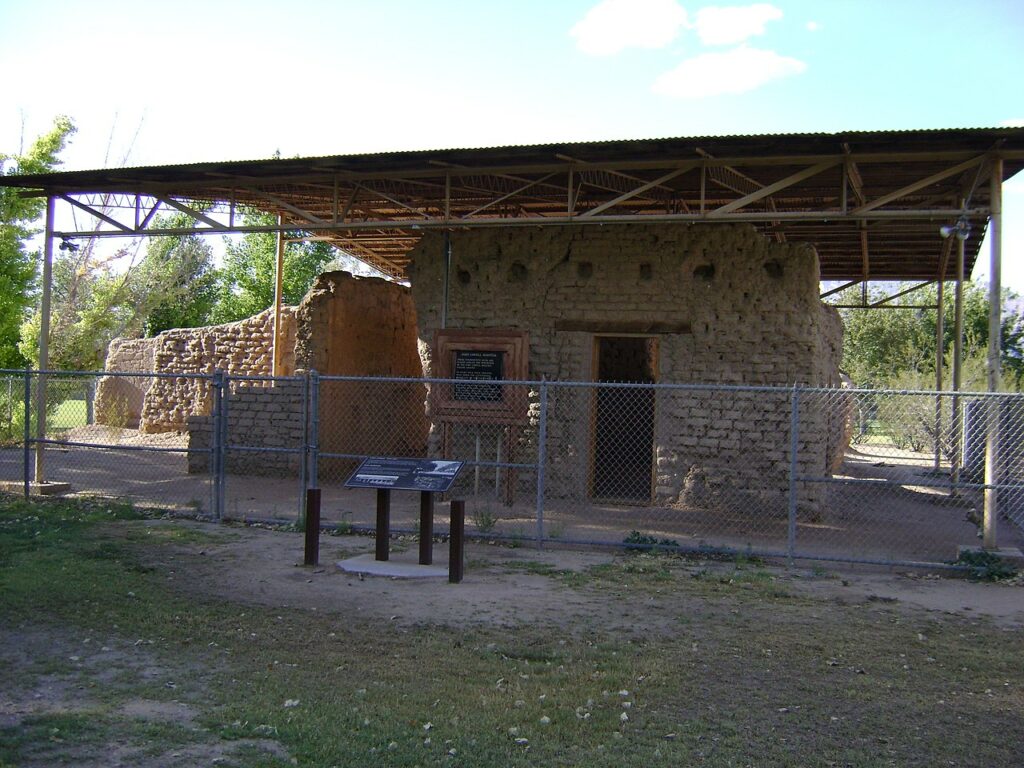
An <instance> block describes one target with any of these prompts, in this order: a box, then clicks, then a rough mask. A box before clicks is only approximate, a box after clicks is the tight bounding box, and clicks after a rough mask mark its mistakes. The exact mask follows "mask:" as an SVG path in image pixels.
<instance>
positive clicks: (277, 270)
mask: <svg viewBox="0 0 1024 768" xmlns="http://www.w3.org/2000/svg"><path fill="white" fill-rule="evenodd" d="M277 225H278V226H279V227H282V226H284V221H283V219H282V217H281V216H278V217H277ZM283 301H284V230H283V229H279V230H278V232H277V259H276V260H275V262H274V344H273V348H272V350H273V351H272V353H271V363H270V369H271V374H272V375H274V376H280V375H281V352H282V349H281V305H282V303H283Z"/></svg>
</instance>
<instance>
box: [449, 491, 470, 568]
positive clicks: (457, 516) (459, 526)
mask: <svg viewBox="0 0 1024 768" xmlns="http://www.w3.org/2000/svg"><path fill="white" fill-rule="evenodd" d="M465 534H466V502H464V501H462V500H461V499H452V510H451V526H450V532H449V534H448V581H449V583H451V584H458V583H459V582H461V581H462V577H463V574H464V572H465V555H466V544H465V541H466V538H465Z"/></svg>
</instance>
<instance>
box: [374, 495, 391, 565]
mask: <svg viewBox="0 0 1024 768" xmlns="http://www.w3.org/2000/svg"><path fill="white" fill-rule="evenodd" d="M374 534H375V536H374V538H375V539H376V545H377V553H376V559H377V560H379V561H381V562H383V561H386V560H387V559H388V556H389V554H390V551H389V549H390V548H389V542H390V539H391V491H390V490H389V489H387V488H378V489H377V528H376V530H375V531H374Z"/></svg>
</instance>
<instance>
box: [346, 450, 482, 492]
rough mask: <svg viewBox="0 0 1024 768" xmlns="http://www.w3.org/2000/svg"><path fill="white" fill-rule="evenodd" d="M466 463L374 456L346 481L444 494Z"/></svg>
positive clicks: (354, 485)
mask: <svg viewBox="0 0 1024 768" xmlns="http://www.w3.org/2000/svg"><path fill="white" fill-rule="evenodd" d="M463 464H464V462H461V461H448V460H444V459H392V458H384V457H379V456H371V457H370V458H368V459H363V463H362V464H360V465H359V468H358V469H356V471H355V472H353V473H352V475H351V476H350V477H349V479H348V480H346V481H345V487H346V488H376V489H381V488H383V489H386V490H393V491H430V492H433V493H444V492H445V491H447V490H448V489H449V488H451V487H452V483H454V482H455V478H456V477H457V476H458V474H459V472H461V471H462V467H463Z"/></svg>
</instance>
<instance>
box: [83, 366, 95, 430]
mask: <svg viewBox="0 0 1024 768" xmlns="http://www.w3.org/2000/svg"><path fill="white" fill-rule="evenodd" d="M95 400H96V379H94V378H92V377H91V376H90V377H89V378H88V379H86V381H85V423H86V424H92V423H94V422H95V421H96V413H95V410H94V408H93V404H94V403H95Z"/></svg>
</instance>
